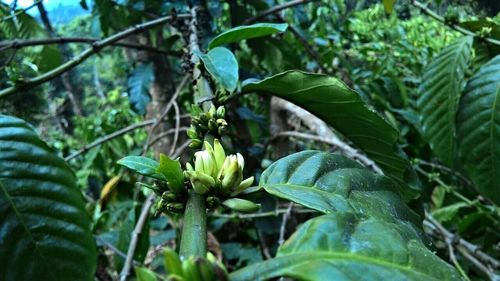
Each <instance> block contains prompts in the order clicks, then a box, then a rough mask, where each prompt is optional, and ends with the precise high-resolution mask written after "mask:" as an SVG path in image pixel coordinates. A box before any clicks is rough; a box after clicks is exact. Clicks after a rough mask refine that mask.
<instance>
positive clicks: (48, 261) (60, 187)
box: [0, 115, 96, 281]
mask: <svg viewBox="0 0 500 281" xmlns="http://www.w3.org/2000/svg"><path fill="white" fill-rule="evenodd" d="M0 264H1V268H2V269H1V270H0V280H48V281H51V280H86V281H88V280H94V272H95V265H96V248H95V241H94V239H93V237H92V232H91V221H90V217H89V216H88V214H87V212H86V210H85V203H84V200H83V196H82V195H81V193H80V191H79V190H78V189H77V186H76V178H75V176H74V174H73V172H72V171H71V169H70V168H69V167H68V165H67V164H66V163H65V162H64V160H63V159H61V158H60V157H58V156H56V154H55V153H54V152H53V151H52V150H51V149H50V148H49V147H48V146H47V145H46V144H45V143H44V142H43V141H41V140H40V139H39V138H38V136H37V134H36V133H35V131H34V130H33V128H32V127H31V126H29V125H28V124H27V123H25V122H24V121H23V120H21V119H18V118H14V117H10V116H6V115H0Z"/></svg>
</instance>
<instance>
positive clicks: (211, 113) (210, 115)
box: [207, 104, 217, 118]
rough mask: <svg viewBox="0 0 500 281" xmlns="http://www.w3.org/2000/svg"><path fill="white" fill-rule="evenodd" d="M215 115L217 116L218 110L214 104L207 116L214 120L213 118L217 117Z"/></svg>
mask: <svg viewBox="0 0 500 281" xmlns="http://www.w3.org/2000/svg"><path fill="white" fill-rule="evenodd" d="M215 114H217V110H216V109H215V106H214V105H213V104H211V105H210V109H209V110H208V114H207V115H208V117H210V118H213V117H215Z"/></svg>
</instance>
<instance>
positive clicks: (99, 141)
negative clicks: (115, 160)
mask: <svg viewBox="0 0 500 281" xmlns="http://www.w3.org/2000/svg"><path fill="white" fill-rule="evenodd" d="M155 122H156V119H151V120H146V121H142V122H140V123H137V124H132V125H130V126H128V127H125V128H123V129H120V130H118V131H116V132H113V133H111V134H109V135H107V136H104V137H102V138H99V139H97V140H95V141H94V142H92V143H90V144H87V145H85V146H83V147H82V148H80V149H79V150H77V151H76V152H73V153H72V154H70V155H69V156H66V157H64V160H66V161H70V160H71V159H73V158H75V157H77V156H79V155H80V154H82V153H85V152H87V151H88V150H89V149H92V148H94V147H96V146H98V145H100V144H103V143H105V142H107V141H110V140H112V139H114V138H117V137H119V136H122V135H124V134H126V133H128V132H130V131H133V130H136V129H139V128H142V127H146V126H150V125H152V124H154V123H155Z"/></svg>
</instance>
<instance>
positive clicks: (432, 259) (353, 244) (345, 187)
mask: <svg viewBox="0 0 500 281" xmlns="http://www.w3.org/2000/svg"><path fill="white" fill-rule="evenodd" d="M259 185H260V186H262V187H264V189H265V190H266V191H268V192H270V193H272V194H274V195H277V196H279V197H282V198H285V199H288V200H292V201H294V202H296V203H298V204H301V205H304V206H306V207H309V208H313V209H316V210H319V211H321V212H324V213H328V214H327V215H323V216H320V217H316V218H314V219H311V220H309V221H307V222H306V223H305V224H304V225H303V226H301V227H300V228H299V230H298V231H297V232H296V233H295V234H293V235H292V236H291V237H290V238H289V239H288V241H286V242H285V244H283V246H282V247H281V248H280V249H279V250H278V253H277V257H276V258H274V259H271V260H268V261H264V262H261V263H257V264H255V265H252V266H250V267H246V268H244V269H241V270H239V271H236V272H234V273H232V274H231V280H232V281H243V280H265V279H269V278H275V277H279V276H286V277H291V278H293V279H294V280H314V281H320V280H340V281H342V280H459V277H458V275H457V274H456V272H455V270H454V269H453V268H452V267H451V266H449V265H448V264H447V263H445V262H444V261H442V260H440V259H439V258H438V257H437V256H435V255H434V254H433V253H432V252H431V251H430V250H429V249H427V247H426V246H425V244H424V242H423V239H422V231H421V228H420V227H419V226H417V225H418V224H420V221H419V220H418V217H417V216H416V215H415V214H414V213H413V212H412V211H410V209H409V208H408V207H406V206H405V204H404V203H403V201H402V199H401V198H400V197H399V196H398V195H397V194H396V193H395V192H394V191H393V188H394V187H393V186H392V181H390V180H388V179H386V178H385V177H384V176H380V175H375V174H373V173H371V172H370V171H368V170H366V169H365V168H363V167H361V166H360V165H359V164H357V163H356V162H354V161H353V160H350V159H348V158H346V157H344V156H340V155H336V154H331V153H325V152H319V151H304V152H299V153H295V154H293V155H290V156H287V157H285V158H282V159H280V160H278V161H277V162H275V163H273V164H272V165H271V166H269V168H267V169H266V170H265V171H264V173H263V174H262V177H261V180H260V184H259Z"/></svg>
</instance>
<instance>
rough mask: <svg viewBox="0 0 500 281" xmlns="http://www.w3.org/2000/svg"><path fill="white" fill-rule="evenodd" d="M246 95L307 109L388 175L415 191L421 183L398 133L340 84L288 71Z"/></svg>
mask: <svg viewBox="0 0 500 281" xmlns="http://www.w3.org/2000/svg"><path fill="white" fill-rule="evenodd" d="M243 92H262V93H267V94H272V95H275V96H278V97H281V98H283V99H286V100H288V101H290V102H293V103H295V104H297V105H298V106H301V107H303V108H304V109H306V110H308V111H309V112H311V113H313V114H314V115H316V116H318V117H319V118H321V119H323V120H324V121H325V122H327V123H328V124H329V125H331V126H333V127H334V128H335V130H337V131H338V132H340V133H342V134H343V135H344V136H345V137H347V138H348V139H349V140H351V141H352V142H353V143H354V144H355V145H357V146H358V147H359V148H361V149H362V150H363V151H364V152H365V153H366V154H367V155H368V156H369V157H370V158H371V159H373V160H374V161H375V162H376V163H377V164H378V165H379V166H380V167H381V168H382V169H383V171H384V173H385V174H386V175H388V176H389V177H391V178H392V179H394V180H396V181H398V182H399V183H400V184H402V185H406V183H408V184H409V186H410V187H411V188H412V189H413V191H410V190H408V189H404V190H402V192H404V193H406V192H407V194H408V196H409V197H411V196H413V195H414V193H415V192H416V191H417V190H419V183H418V180H416V177H415V175H414V172H413V170H412V168H411V166H410V164H409V162H408V160H407V158H406V157H405V156H404V154H402V152H400V150H398V148H397V140H398V131H397V130H396V129H395V128H394V127H393V126H391V125H390V124H389V123H388V122H387V121H385V120H384V119H383V118H382V117H380V115H378V114H377V113H376V112H375V111H374V110H373V109H371V108H369V107H368V106H367V105H366V104H365V103H364V102H363V100H361V98H360V96H359V95H358V93H356V92H354V91H353V90H351V89H349V88H348V87H347V86H346V85H345V84H344V83H342V82H341V81H340V80H338V79H336V78H333V77H329V76H325V75H320V74H311V73H306V72H300V71H287V72H283V73H281V74H277V75H275V76H272V77H269V78H267V79H264V80H262V81H259V82H251V83H248V84H246V85H245V86H244V87H243Z"/></svg>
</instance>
